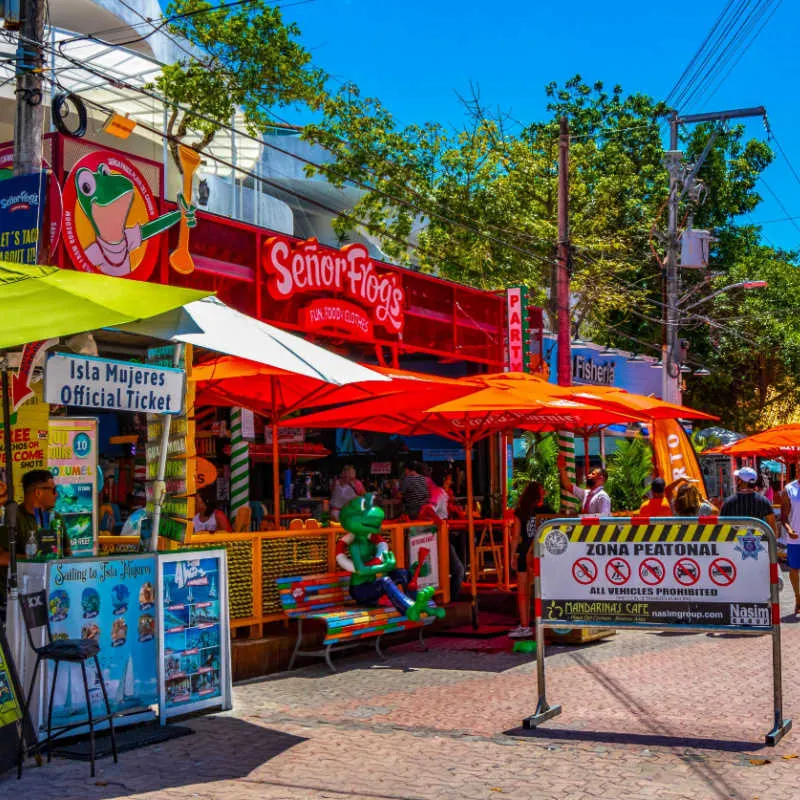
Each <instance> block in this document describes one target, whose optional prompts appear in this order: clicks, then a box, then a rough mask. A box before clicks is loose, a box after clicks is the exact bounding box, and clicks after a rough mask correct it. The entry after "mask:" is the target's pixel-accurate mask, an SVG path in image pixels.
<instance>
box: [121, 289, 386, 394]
mask: <svg viewBox="0 0 800 800" xmlns="http://www.w3.org/2000/svg"><path fill="white" fill-rule="evenodd" d="M129 283H130V281H129ZM120 330H123V331H126V332H128V333H138V334H141V335H144V336H153V337H155V338H157V339H167V340H169V341H173V342H183V343H184V344H191V345H195V346H197V347H204V348H206V349H207V350H214V351H215V352H217V353H223V354H226V355H230V356H236V357H238V358H241V359H246V360H248V361H251V362H255V363H257V364H263V365H266V366H268V367H272V368H277V369H279V370H282V371H283V373H293V374H295V375H304V376H305V377H308V378H315V379H316V380H319V381H324V382H325V383H332V384H335V385H337V386H342V385H344V384H347V383H354V382H356V381H388V380H389V378H386V377H384V376H383V375H380V374H378V373H377V372H373V371H372V370H369V369H367V368H366V367H362V366H361V365H360V364H357V363H356V362H354V361H351V360H350V359H347V358H344V356H340V355H337V354H336V353H332V352H331V351H330V350H326V349H325V348H324V347H320V346H319V345H316V344H313V343H312V342H309V341H306V340H305V339H303V338H302V337H301V336H297V335H296V334H294V333H289V332H288V331H284V330H281V329H280V328H276V327H275V326H274V325H268V324H267V323H266V322H261V321H260V320H257V319H254V318H253V317H249V316H248V315H247V314H242V313H241V312H240V311H236V309H233V308H231V307H230V306H227V305H225V303H223V302H222V301H221V300H218V299H217V298H216V297H207V298H206V299H204V300H199V301H198V302H194V303H188V304H187V305H185V306H184V307H183V308H177V309H174V310H172V311H169V312H168V313H166V314H161V315H159V316H157V317H154V318H151V319H148V320H146V321H143V322H137V323H133V324H131V325H123V326H120Z"/></svg>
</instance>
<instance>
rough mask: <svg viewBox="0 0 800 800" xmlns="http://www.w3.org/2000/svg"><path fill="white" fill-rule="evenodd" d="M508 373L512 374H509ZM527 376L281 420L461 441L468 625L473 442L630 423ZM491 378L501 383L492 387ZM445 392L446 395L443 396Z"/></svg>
mask: <svg viewBox="0 0 800 800" xmlns="http://www.w3.org/2000/svg"><path fill="white" fill-rule="evenodd" d="M509 376H511V377H509ZM529 378H530V376H523V377H521V378H515V377H514V375H513V373H503V375H502V376H486V375H480V376H473V377H471V378H470V379H467V380H464V379H462V381H460V383H461V386H439V387H432V388H430V389H429V390H427V391H424V390H417V391H413V392H402V393H397V394H394V395H387V396H384V397H380V398H375V399H373V400H366V401H362V402H356V403H351V404H349V405H346V406H339V407H336V408H332V409H328V410H326V411H321V412H318V413H316V414H308V415H305V416H302V417H299V418H295V419H292V420H291V422H290V423H289V422H287V423H286V424H291V425H295V426H298V427H309V428H339V427H347V428H355V429H359V430H371V431H381V432H384V433H397V434H406V435H409V434H417V433H435V434H438V435H440V436H445V437H447V438H449V439H453V440H455V441H457V442H459V443H461V444H462V445H463V446H464V449H465V452H466V473H467V530H468V539H469V547H470V561H471V565H470V586H471V592H472V608H473V625H477V616H478V608H477V574H476V563H475V536H474V534H475V519H474V513H473V502H472V496H473V490H472V486H473V480H472V459H471V448H472V445H473V444H474V443H475V442H477V441H480V440H481V439H482V438H484V437H486V436H488V435H490V434H491V433H494V432H497V431H503V430H508V429H512V428H517V427H526V426H537V427H538V429H540V430H562V429H571V428H576V427H582V426H584V425H586V424H612V423H617V422H624V423H627V422H630V421H632V420H634V419H636V418H635V417H632V416H630V415H625V414H622V413H619V412H617V411H607V410H604V409H602V408H598V406H597V405H590V404H588V403H579V402H576V401H573V400H569V399H567V398H564V397H562V396H557V395H556V393H554V390H555V389H558V387H554V386H552V385H551V384H548V383H547V382H545V381H542V380H538V379H532V378H531V379H529ZM493 382H500V383H501V385H500V386H499V387H498V386H494V385H492V383H493ZM447 395H449V396H447Z"/></svg>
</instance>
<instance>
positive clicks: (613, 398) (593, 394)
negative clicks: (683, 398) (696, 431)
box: [569, 386, 719, 420]
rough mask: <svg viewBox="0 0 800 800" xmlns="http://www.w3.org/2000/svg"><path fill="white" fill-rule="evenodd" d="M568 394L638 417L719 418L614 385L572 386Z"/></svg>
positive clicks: (577, 398)
mask: <svg viewBox="0 0 800 800" xmlns="http://www.w3.org/2000/svg"><path fill="white" fill-rule="evenodd" d="M571 389H572V391H571V392H570V394H569V396H570V397H573V398H575V399H576V400H584V401H586V402H587V403H592V402H598V401H599V402H601V403H602V404H603V406H604V407H605V408H614V407H617V408H619V410H620V411H622V412H623V413H631V414H638V415H641V416H640V419H642V420H644V419H651V420H652V419H719V417H715V416H714V415H713V414H707V413H706V412H705V411H698V410H697V409H694V408H689V406H683V405H677V404H676V403H668V402H666V401H665V400H661V399H659V398H658V397H648V396H647V395H643V394H635V393H633V392H627V391H625V389H620V388H618V387H616V386H573V387H571Z"/></svg>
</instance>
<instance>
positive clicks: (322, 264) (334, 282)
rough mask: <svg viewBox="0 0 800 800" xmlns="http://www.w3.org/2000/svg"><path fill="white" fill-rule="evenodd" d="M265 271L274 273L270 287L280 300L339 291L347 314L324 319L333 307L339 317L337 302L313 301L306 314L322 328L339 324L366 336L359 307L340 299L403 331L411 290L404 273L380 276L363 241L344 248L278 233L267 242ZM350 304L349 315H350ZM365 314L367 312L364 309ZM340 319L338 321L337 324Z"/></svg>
mask: <svg viewBox="0 0 800 800" xmlns="http://www.w3.org/2000/svg"><path fill="white" fill-rule="evenodd" d="M263 264H264V269H265V270H266V272H267V275H268V276H269V278H268V282H267V289H268V291H269V293H270V295H272V297H274V298H275V299H276V300H288V299H289V298H290V297H292V296H293V295H295V294H303V293H319V292H326V293H329V294H331V295H334V298H333V299H335V300H336V302H337V304H338V308H340V309H342V315H343V316H342V318H341V319H339V318H338V316H337V318H336V319H327V320H326V319H324V318H322V317H320V316H319V315H318V313H317V312H320V313H321V314H322V315H323V317H324V314H325V313H327V312H326V311H325V309H328V310H329V311H330V313H332V314H334V315H335V316H336V315H338V313H339V312H338V311H335V308H336V306H330V305H329V306H321V305H317V303H313V304H312V305H311V306H309V309H308V313H307V314H306V315H305V317H306V319H305V321H307V320H308V319H311V320H313V322H314V324H315V325H316V326H318V327H320V328H330V327H336V328H338V329H340V330H341V329H343V328H344V329H345V330H347V331H348V332H357V333H359V334H360V335H369V334H367V333H365V332H364V330H363V324H362V322H361V321H359V320H358V319H357V318H356V317H355V316H354V315H353V312H354V310H359V311H360V309H357V308H356V307H355V306H353V305H352V304H350V303H347V302H345V301H344V300H342V299H341V298H340V296H343V297H345V298H347V299H348V300H354V301H355V302H356V303H358V305H359V306H362V307H363V308H365V309H367V310H368V312H369V313H370V315H371V321H372V322H373V323H374V324H375V325H377V326H379V327H382V328H384V329H385V330H387V331H388V332H389V333H393V334H396V333H400V332H401V331H402V330H403V323H404V318H403V309H404V306H405V292H404V291H403V286H402V284H401V281H400V276H399V275H397V274H395V273H392V272H385V273H383V274H378V273H377V272H376V271H375V264H374V262H373V261H372V259H371V258H370V257H369V253H368V252H367V248H366V247H365V246H364V245H363V244H350V245H347V246H346V247H343V248H342V249H341V250H334V249H332V248H329V247H323V246H321V245H320V244H319V243H318V242H317V240H316V239H308V240H307V241H305V242H297V243H296V242H292V241H290V240H287V239H284V238H282V237H279V236H273V237H271V238H269V239H267V241H266V242H265V243H264V258H263ZM348 308H349V314H350V316H349V318H348V320H349V321H348V320H345V319H344V315H345V309H348ZM360 313H361V314H363V311H361V312H360ZM334 323H335V324H334Z"/></svg>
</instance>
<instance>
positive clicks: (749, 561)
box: [537, 518, 774, 631]
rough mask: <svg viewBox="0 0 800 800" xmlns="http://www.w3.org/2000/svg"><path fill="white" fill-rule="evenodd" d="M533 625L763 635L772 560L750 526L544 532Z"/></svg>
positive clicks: (620, 525)
mask: <svg viewBox="0 0 800 800" xmlns="http://www.w3.org/2000/svg"><path fill="white" fill-rule="evenodd" d="M537 536H538V540H539V541H538V544H539V547H538V549H539V558H540V564H539V567H540V576H541V577H540V579H541V607H540V608H541V617H542V621H543V622H544V623H545V624H548V625H552V624H553V623H559V624H569V625H573V624H574V625H581V626H584V625H585V626H593V625H604V626H607V625H615V626H617V627H623V626H636V627H638V626H652V627H659V628H673V627H678V628H681V627H683V628H687V627H694V628H698V627H699V628H706V627H724V628H735V629H742V630H748V631H752V630H753V629H760V630H765V631H766V630H770V629H771V628H772V625H773V623H774V620H773V609H772V608H771V603H770V553H769V546H768V533H767V526H766V525H765V524H764V523H762V522H760V521H758V520H725V519H721V520H719V521H715V522H708V523H705V522H698V520H697V519H696V518H695V519H678V518H671V519H663V520H650V521H648V522H647V523H646V524H636V523H635V522H631V521H629V520H627V519H622V520H618V519H603V520H599V521H596V520H592V521H591V522H590V523H577V524H576V521H575V520H552V521H548V522H546V523H545V524H544V525H543V526H542V527H541V528H540V530H539V532H538V534H537Z"/></svg>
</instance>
